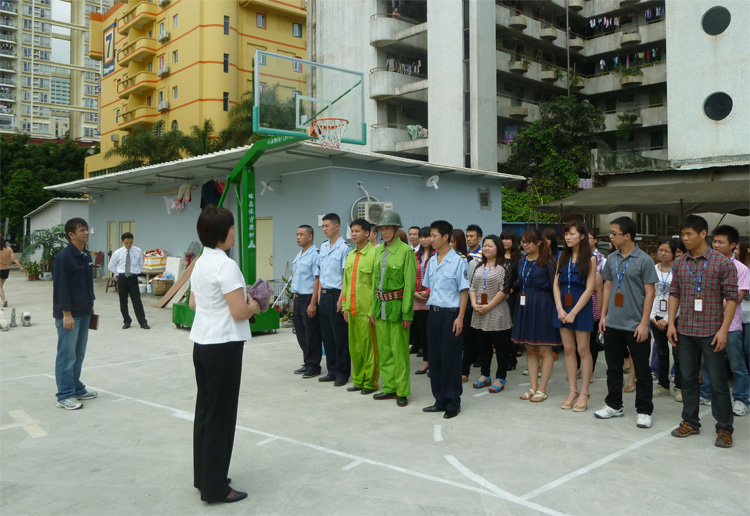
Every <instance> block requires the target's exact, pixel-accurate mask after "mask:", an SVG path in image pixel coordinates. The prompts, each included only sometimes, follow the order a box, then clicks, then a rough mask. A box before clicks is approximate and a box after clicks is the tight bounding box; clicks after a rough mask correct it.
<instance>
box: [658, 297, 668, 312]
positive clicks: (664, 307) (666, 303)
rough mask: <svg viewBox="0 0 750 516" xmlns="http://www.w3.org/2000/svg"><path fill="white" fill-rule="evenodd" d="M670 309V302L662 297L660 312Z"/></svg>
mask: <svg viewBox="0 0 750 516" xmlns="http://www.w3.org/2000/svg"><path fill="white" fill-rule="evenodd" d="M668 309H669V303H668V302H667V300H666V299H660V300H659V311H660V312H666V311H667V310H668Z"/></svg>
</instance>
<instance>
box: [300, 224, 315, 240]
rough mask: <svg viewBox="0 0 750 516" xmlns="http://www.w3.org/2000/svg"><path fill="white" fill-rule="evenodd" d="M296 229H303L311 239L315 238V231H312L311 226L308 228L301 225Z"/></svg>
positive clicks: (305, 225)
mask: <svg viewBox="0 0 750 516" xmlns="http://www.w3.org/2000/svg"><path fill="white" fill-rule="evenodd" d="M297 229H304V230H306V231H307V232H308V233H310V236H311V237H313V238H315V231H314V230H313V228H312V226H309V225H307V224H302V225H301V226H299V227H298V228H297Z"/></svg>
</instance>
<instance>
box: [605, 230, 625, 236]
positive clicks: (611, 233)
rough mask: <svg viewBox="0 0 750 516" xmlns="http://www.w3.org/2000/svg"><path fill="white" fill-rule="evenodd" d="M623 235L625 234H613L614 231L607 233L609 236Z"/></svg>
mask: <svg viewBox="0 0 750 516" xmlns="http://www.w3.org/2000/svg"><path fill="white" fill-rule="evenodd" d="M624 234H625V233H615V232H614V231H610V232H609V236H622V235H624Z"/></svg>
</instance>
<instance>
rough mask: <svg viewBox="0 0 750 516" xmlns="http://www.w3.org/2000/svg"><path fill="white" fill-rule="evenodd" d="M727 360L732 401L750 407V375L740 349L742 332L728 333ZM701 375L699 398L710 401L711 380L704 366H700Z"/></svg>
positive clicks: (743, 354)
mask: <svg viewBox="0 0 750 516" xmlns="http://www.w3.org/2000/svg"><path fill="white" fill-rule="evenodd" d="M726 353H727V358H729V367H730V368H731V369H732V373H733V374H734V388H733V389H732V399H734V400H735V401H737V400H739V401H741V402H742V403H744V404H745V405H750V399H748V398H750V374H748V371H747V364H746V363H745V353H744V350H743V349H742V332H741V331H739V330H737V331H730V332H729V334H728V336H727V347H726ZM701 375H703V383H702V384H701V389H700V393H701V397H702V398H706V399H709V400H710V399H711V378H710V375H709V374H708V370H707V369H706V364H705V363H703V364H701Z"/></svg>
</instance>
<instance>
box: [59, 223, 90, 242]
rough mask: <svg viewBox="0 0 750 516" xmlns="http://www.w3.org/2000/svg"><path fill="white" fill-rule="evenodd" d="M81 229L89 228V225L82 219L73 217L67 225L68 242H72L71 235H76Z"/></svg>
mask: <svg viewBox="0 0 750 516" xmlns="http://www.w3.org/2000/svg"><path fill="white" fill-rule="evenodd" d="M80 227H84V228H87V227H89V223H88V222H86V221H85V220H83V219H82V218H81V217H73V218H72V219H70V220H69V221H68V222H66V223H65V236H66V237H68V240H70V233H75V232H76V231H77V230H78V228H80Z"/></svg>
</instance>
